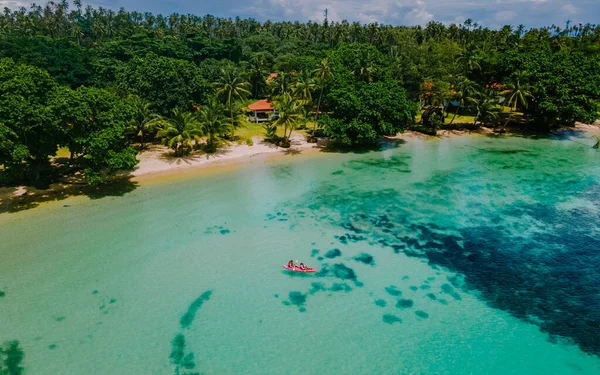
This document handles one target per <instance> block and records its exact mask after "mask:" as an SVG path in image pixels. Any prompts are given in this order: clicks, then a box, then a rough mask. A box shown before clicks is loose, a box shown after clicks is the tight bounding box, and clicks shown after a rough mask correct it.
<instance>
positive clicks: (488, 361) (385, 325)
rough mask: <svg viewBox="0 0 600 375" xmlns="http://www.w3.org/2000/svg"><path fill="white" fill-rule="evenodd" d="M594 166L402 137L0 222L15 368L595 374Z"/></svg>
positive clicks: (520, 145)
mask: <svg viewBox="0 0 600 375" xmlns="http://www.w3.org/2000/svg"><path fill="white" fill-rule="evenodd" d="M578 141H584V140H583V139H580V140H578ZM599 172H600V153H599V152H597V151H596V150H593V149H591V148H586V147H583V146H582V145H581V144H579V143H575V142H571V141H569V140H558V139H554V140H552V139H537V140H536V139H529V138H505V139H500V140H498V139H493V138H488V137H461V138H451V139H441V140H426V141H419V140H411V141H409V142H407V143H405V144H401V145H399V146H398V147H397V148H391V149H387V150H385V151H382V152H372V153H366V154H327V155H318V156H310V157H306V158H286V159H285V160H283V161H281V160H280V161H276V162H268V163H267V162H260V161H257V162H254V163H252V164H249V165H247V166H245V167H243V168H241V169H239V170H237V171H235V172H228V173H221V174H216V175H206V174H202V175H198V176H195V177H186V178H183V179H178V180H177V181H169V182H164V181H163V182H160V183H147V184H142V185H141V186H140V187H139V188H138V189H136V190H134V191H133V192H131V193H128V194H126V195H124V196H122V197H108V198H103V199H95V200H87V199H85V198H75V199H69V200H65V201H62V202H58V203H56V204H49V205H43V206H41V207H39V208H36V209H33V210H29V211H25V212H20V213H16V214H3V215H0V238H2V243H1V244H0V256H1V262H0V291H3V292H5V295H4V297H0V341H4V340H19V341H20V345H21V347H22V348H23V350H24V353H25V361H24V366H25V368H26V374H84V373H93V374H175V373H180V374H183V373H186V372H187V373H193V372H199V373H205V374H276V373H286V374H295V373H298V374H300V373H315V374H316V373H318V374H340V373H346V374H365V373H388V374H389V373H412V374H421V373H435V374H570V373H573V374H598V373H600V359H599V357H598V355H600V294H599V293H600V292H599V290H600V288H599V287H598V286H599V285H600V270H598V269H597V267H598V265H599V264H600V201H599V198H600V178H599V176H600V174H599ZM65 205H66V207H65ZM334 249H338V250H339V251H336V250H334ZM289 259H294V260H300V261H304V262H306V263H307V264H308V265H309V266H313V267H317V268H319V269H320V272H319V273H317V274H315V275H297V274H296V275H290V274H288V273H286V272H285V271H283V270H282V268H281V265H282V264H284V263H285V262H286V261H288V260H289ZM192 355H193V358H192Z"/></svg>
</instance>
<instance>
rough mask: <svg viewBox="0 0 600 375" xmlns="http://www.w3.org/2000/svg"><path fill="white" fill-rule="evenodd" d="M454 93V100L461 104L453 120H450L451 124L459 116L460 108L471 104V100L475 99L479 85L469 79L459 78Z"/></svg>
mask: <svg viewBox="0 0 600 375" xmlns="http://www.w3.org/2000/svg"><path fill="white" fill-rule="evenodd" d="M454 91H455V95H454V98H455V99H456V100H457V101H458V103H459V104H458V108H457V109H456V111H455V112H454V116H452V120H450V124H452V123H453V122H454V119H455V118H456V115H457V114H458V111H459V110H460V108H461V107H464V106H465V105H466V104H467V102H469V101H470V99H471V98H473V96H474V95H475V94H476V92H477V85H476V84H475V82H473V81H471V80H470V79H468V78H467V77H465V76H459V77H458V82H457V83H456V86H454Z"/></svg>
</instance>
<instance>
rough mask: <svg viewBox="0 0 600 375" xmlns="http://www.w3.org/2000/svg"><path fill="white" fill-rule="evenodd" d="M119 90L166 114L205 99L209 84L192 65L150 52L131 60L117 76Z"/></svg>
mask: <svg viewBox="0 0 600 375" xmlns="http://www.w3.org/2000/svg"><path fill="white" fill-rule="evenodd" d="M117 80H118V86H119V88H120V89H121V90H122V91H124V92H128V93H132V94H135V95H138V96H140V97H142V98H144V99H146V100H149V101H151V102H153V103H154V104H155V105H156V109H157V110H158V112H159V113H161V114H163V115H165V114H167V113H169V112H170V111H171V110H172V109H173V108H176V107H181V108H190V107H191V105H192V104H193V103H200V102H202V101H204V100H205V98H206V96H207V94H208V93H209V92H210V87H209V85H208V84H207V83H206V82H205V81H204V79H202V77H201V72H200V70H199V69H198V67H196V66H195V65H194V64H192V63H190V62H187V61H184V60H178V59H174V58H169V57H162V56H157V55H156V54H154V53H149V54H148V55H146V56H145V57H136V58H134V59H132V60H131V61H130V62H129V63H128V64H127V66H126V67H125V68H124V69H123V71H122V72H120V73H119V74H118V76H117Z"/></svg>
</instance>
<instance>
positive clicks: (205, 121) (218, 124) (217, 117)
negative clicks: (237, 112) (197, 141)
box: [200, 98, 227, 152]
mask: <svg viewBox="0 0 600 375" xmlns="http://www.w3.org/2000/svg"><path fill="white" fill-rule="evenodd" d="M225 112H226V109H225V107H223V105H222V104H221V103H219V102H218V101H217V100H216V98H215V99H213V100H211V101H210V102H209V104H208V105H207V106H205V107H204V108H203V109H202V111H201V112H200V124H201V128H202V131H203V132H204V134H206V135H208V147H207V151H208V152H214V151H215V150H216V147H215V141H216V140H218V136H219V135H221V134H224V133H225V132H227V116H225Z"/></svg>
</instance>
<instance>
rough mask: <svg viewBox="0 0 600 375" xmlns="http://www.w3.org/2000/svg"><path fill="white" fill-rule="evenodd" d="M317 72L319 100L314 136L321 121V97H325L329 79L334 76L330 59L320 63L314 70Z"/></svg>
mask: <svg viewBox="0 0 600 375" xmlns="http://www.w3.org/2000/svg"><path fill="white" fill-rule="evenodd" d="M313 73H314V74H315V76H316V77H315V84H316V85H315V87H317V88H318V89H319V100H318V102H317V113H315V125H314V127H313V132H312V135H313V137H314V135H315V132H316V131H317V124H318V122H319V109H320V108H321V99H322V98H323V90H325V87H326V86H327V83H328V82H329V80H331V79H332V78H333V73H332V71H331V66H330V65H329V60H327V58H324V59H323V60H321V62H320V63H319V66H318V67H317V69H315V70H314V72H313Z"/></svg>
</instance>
